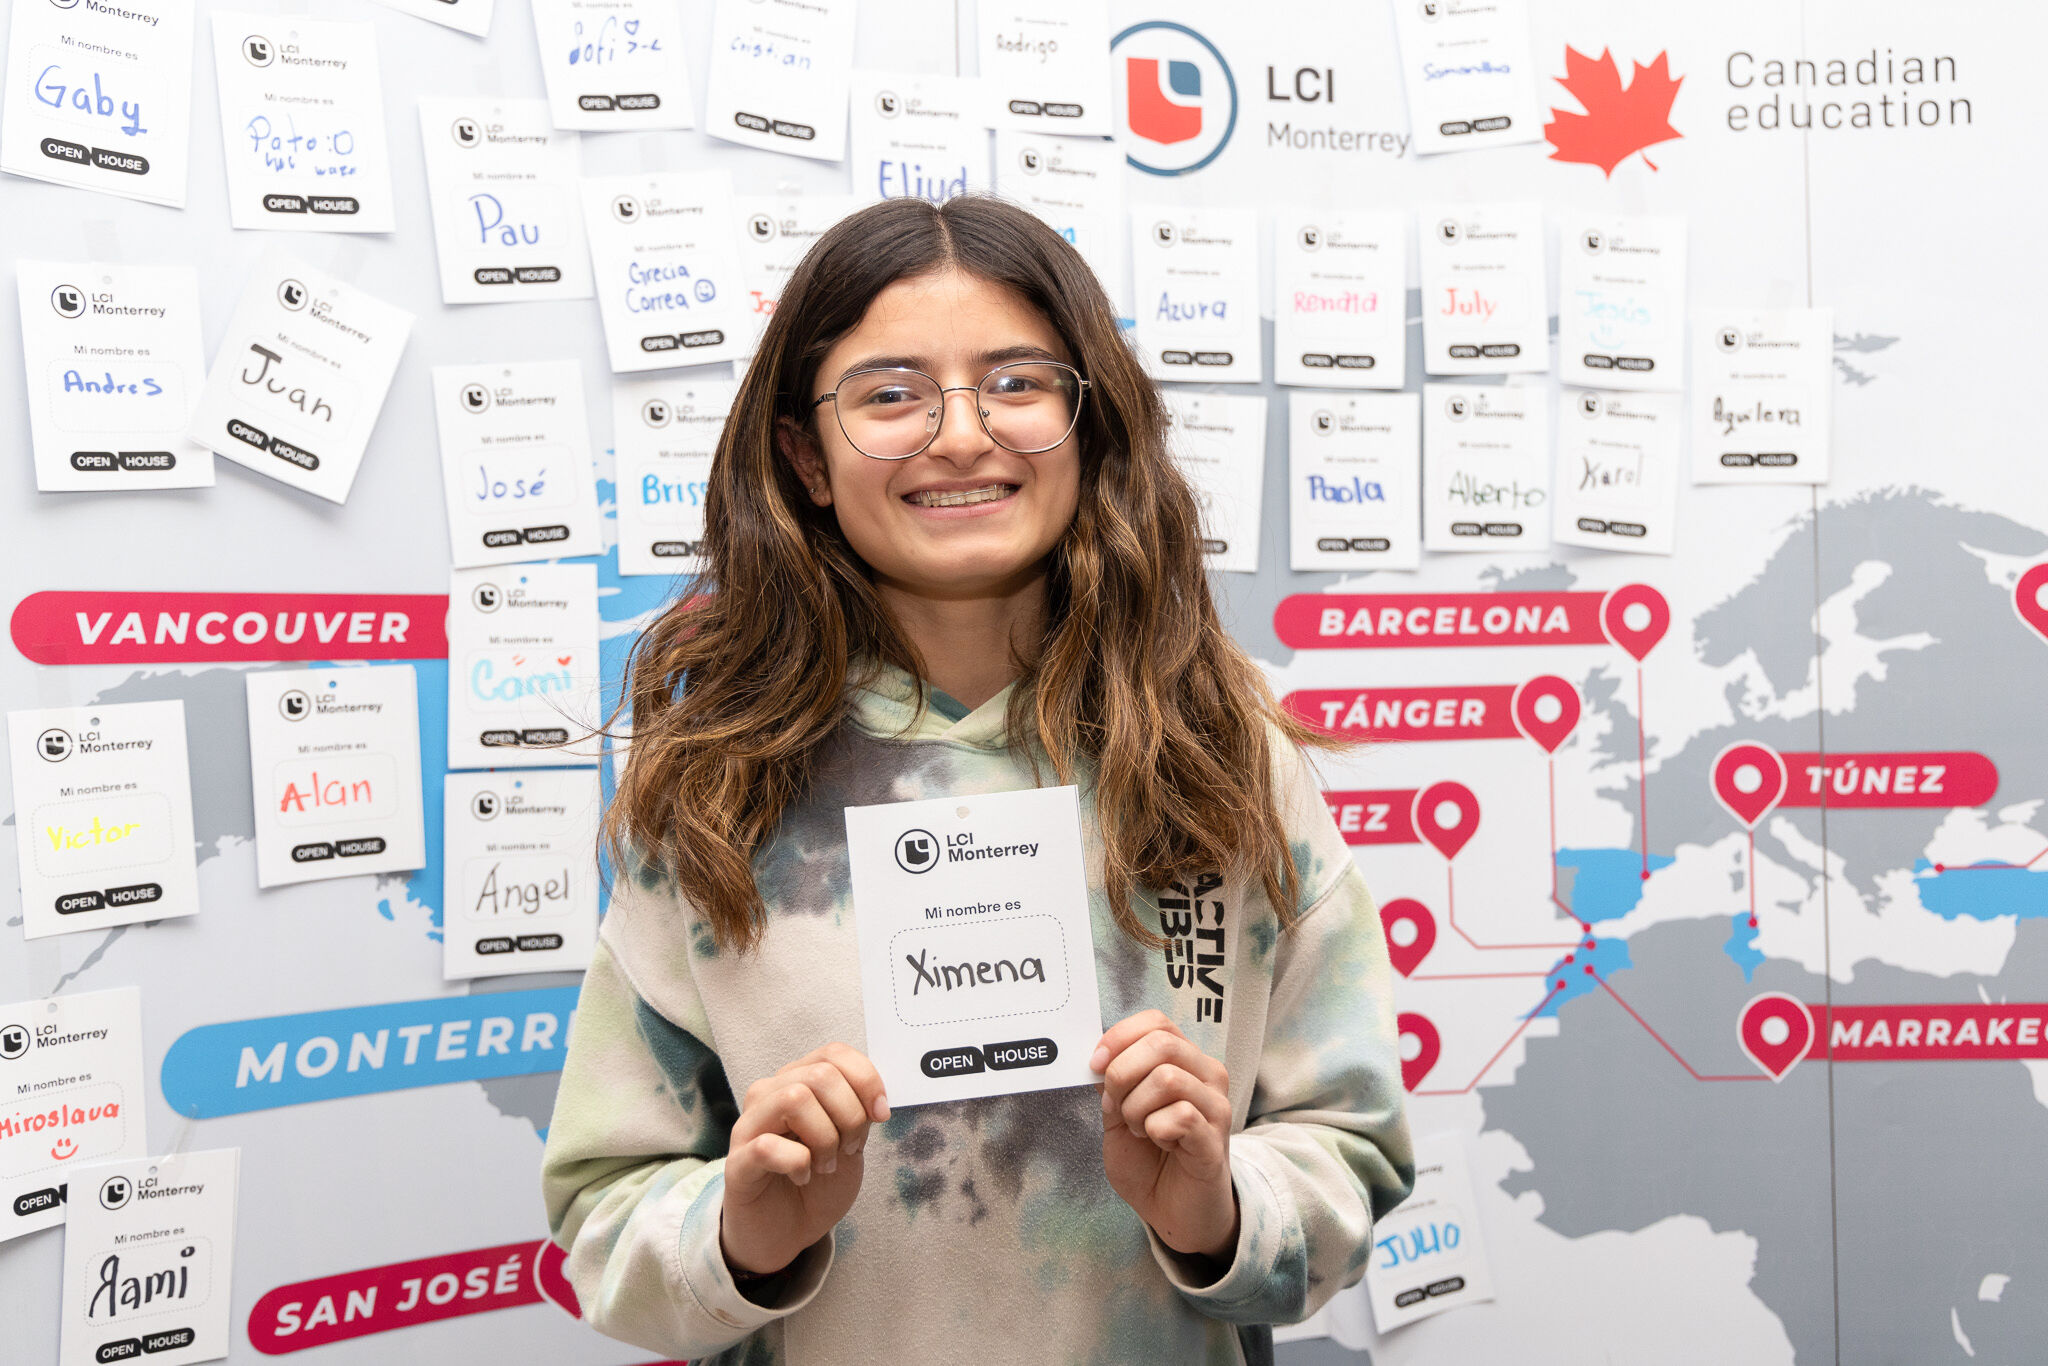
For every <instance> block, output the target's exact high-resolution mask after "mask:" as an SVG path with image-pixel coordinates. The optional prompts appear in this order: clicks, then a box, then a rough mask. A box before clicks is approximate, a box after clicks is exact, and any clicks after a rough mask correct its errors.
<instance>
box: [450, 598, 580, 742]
mask: <svg viewBox="0 0 2048 1366" xmlns="http://www.w3.org/2000/svg"><path fill="white" fill-rule="evenodd" d="M597 668H598V666H597V566H596V565H594V564H589V563H584V564H521V565H504V566H501V567H499V568H496V569H458V570H456V571H455V573H454V574H453V575H452V576H451V577H450V580H449V584H448V767H450V768H563V767H571V766H575V767H584V766H588V765H592V764H595V763H596V762H597V761H598V755H597V754H596V753H595V752H594V748H593V747H591V746H583V747H581V748H580V749H576V748H572V749H565V748H563V746H565V745H569V744H571V743H572V742H574V741H576V740H580V739H581V738H582V737H583V736H584V735H586V734H587V733H588V732H589V731H590V730H591V729H593V728H594V727H596V725H597V724H598V723H599V722H600V721H602V720H603V719H604V718H603V716H602V715H601V714H600V713H599V706H598V672H597ZM584 750H589V751H590V752H583V751H584Z"/></svg>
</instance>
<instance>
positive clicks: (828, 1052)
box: [543, 197, 1413, 1366]
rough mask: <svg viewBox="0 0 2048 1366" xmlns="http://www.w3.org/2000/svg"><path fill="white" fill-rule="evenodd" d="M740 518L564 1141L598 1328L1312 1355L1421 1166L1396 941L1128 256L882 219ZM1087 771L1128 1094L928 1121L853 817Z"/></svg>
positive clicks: (644, 691) (961, 219)
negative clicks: (872, 974)
mask: <svg viewBox="0 0 2048 1366" xmlns="http://www.w3.org/2000/svg"><path fill="white" fill-rule="evenodd" d="M706 515H707V531H706V539H705V544H704V571H703V573H702V574H701V575H700V576H699V577H698V578H696V579H695V580H694V581H692V582H691V584H690V585H689V587H688V588H687V589H686V591H685V592H684V593H683V595H682V596H681V597H680V598H679V599H678V600H677V601H676V602H675V603H674V604H672V605H671V606H670V607H669V609H668V610H667V611H666V612H665V613H664V614H663V615H662V616H661V617H660V618H659V619H658V620H657V621H656V622H655V623H654V624H653V625H652V626H651V627H649V629H648V630H647V632H646V633H645V634H644V635H643V636H642V637H641V639H640V640H639V642H638V643H637V645H636V646H635V649H634V653H633V657H632V661H631V664H630V667H629V679H628V691H627V698H626V701H627V703H628V704H629V705H630V708H631V743H630V757H629V759H628V761H627V762H626V764H625V766H624V771H623V773H622V774H621V776H620V779H619V784H618V791H617V795H616V798H615V800H614V802H613V804H612V806H611V808H610V811H609V813H608V815H607V818H606V819H607V834H608V836H609V837H610V840H611V848H612V850H613V852H614V854H615V856H616V862H617V865H618V866H619V867H620V869H621V870H622V871H621V873H620V876H619V878H618V882H617V886H616V887H615V888H614V891H613V896H612V901H611V907H610V910H609V913H608V914H607V915H606V917H605V920H604V924H603V929H602V932H601V934H600V937H599V943H598V947H597V951H596V955H595V957H594V959H593V961H592V964H591V967H590V971H589V973H588V975H587V976H586V978H585V980H584V984H583V993H582V998H581V1002H580V1004H579V1006H578V1009H577V1014H576V1020H575V1028H574V1030H573V1031H572V1034H571V1037H570V1043H569V1055H568V1062H567V1065H566V1067H565V1068H564V1071H563V1074H562V1082H561V1090H560V1093H559V1097H558V1099H557V1101H556V1108H555V1114H554V1120H553V1123H552V1126H551V1128H550V1130H549V1132H548V1142H547V1153H546V1158H545V1162H544V1172H543V1179H544V1186H545V1192H546V1197H547V1205H548V1213H549V1219H550V1227H551V1229H552V1231H553V1236H554V1238H555V1241H556V1242H557V1243H558V1244H560V1245H561V1247H562V1248H564V1249H565V1250H566V1251H567V1253H568V1263H567V1267H568V1274H569V1278H570V1280H571V1281H572V1283H573V1284H574V1286H575V1288H576V1291H577V1294H578V1295H579V1297H580V1298H581V1301H582V1306H583V1313H584V1316H585V1317H586V1318H587V1319H588V1320H589V1321H590V1322H591V1323H592V1324H593V1325H594V1326H596V1327H597V1328H598V1329H599V1330H601V1331H603V1332H605V1333H608V1334H611V1335H612V1336H614V1337H618V1338H622V1339H624V1340H626V1341H628V1342H632V1343H636V1344H638V1345H639V1346H642V1347H645V1348H647V1349H648V1350H650V1351H655V1352H660V1353H665V1354H668V1355H671V1356H678V1357H692V1358H697V1357H708V1358H713V1359H715V1360H717V1361H720V1362H734V1363H739V1362H746V1363H750V1364H751V1363H791V1366H809V1364H810V1363H820V1362H856V1361H858V1362H932V1363H938V1362H947V1363H955V1362H963V1361H971V1362H973V1363H975V1364H976V1366H996V1363H1004V1362H1020V1363H1021V1362H1031V1363H1048V1362H1155V1361H1156V1362H1173V1363H1183V1362H1213V1363H1230V1362H1239V1361H1261V1360H1270V1358H1271V1351H1272V1349H1271V1334H1270V1328H1269V1327H1268V1326H1269V1325H1272V1324H1276V1323H1289V1322H1294V1321H1298V1320H1300V1319H1302V1318H1304V1317H1306V1316H1307V1315H1308V1314H1310V1313H1312V1312H1314V1310H1315V1309H1316V1308H1318V1307H1319V1306H1320V1305H1321V1304H1322V1303H1323V1302H1324V1301H1325V1300H1327V1299H1328V1298H1329V1296H1330V1295H1331V1294H1333V1293H1334V1292H1335V1291H1336V1290H1337V1289H1338V1288H1340V1287H1342V1286H1345V1285H1349V1284H1352V1283H1355V1282H1356V1281H1357V1280H1358V1278H1359V1277H1360V1275H1361V1274H1362V1273H1363V1270H1364V1267H1365V1264H1366V1260H1367V1257H1368V1255H1369V1253H1370V1252H1371V1249H1372V1228H1373V1223H1374V1220H1375V1219H1377V1218H1378V1217H1379V1216H1380V1215H1382V1214H1384V1213H1385V1212H1386V1211H1387V1210H1389V1209H1391V1208H1392V1207H1393V1206H1394V1205H1395V1204H1397V1203H1398V1202H1399V1201H1400V1200H1401V1199H1402V1198H1403V1197H1404V1196H1405V1195H1406V1194H1407V1192H1408V1190H1409V1188H1410V1186H1411V1185H1412V1182H1413V1167H1412V1159H1411V1155H1410V1151H1409V1141H1408V1131H1407V1125H1406V1118H1405V1112H1404V1109H1403V1092H1402V1087H1401V1075H1400V1063H1399V1058H1398V1055H1397V1052H1396V1035H1395V1028H1394V1015H1393V1009H1392V1004H1391V990H1390V985H1389V973H1388V967H1387V955H1386V945H1385V942H1384V940H1383V938H1382V935H1381V929H1380V922H1379V917H1378V914H1377V912H1376V910H1375V908H1374V906H1373V903H1372V900H1371V898H1370V896H1369V895H1368V893H1367V891H1366V889H1365V885H1364V883H1363V881H1362V879H1361V878H1360V876H1359V873H1358V870H1357V868H1356V866H1355V865H1354V864H1353V862H1352V860H1351V857H1350V852H1349V850H1348V849H1347V848H1346V846H1345V844H1344V842H1343V839H1342V838H1341V836H1340V835H1339V834H1338V832H1337V830H1336V827H1335V825H1334V824H1333V822H1332V821H1331V819H1330V816H1329V813H1328V810H1327V808H1326V807H1325V805H1324V803H1323V800H1322V796H1321V793H1320V791H1319V788H1318V783H1317V781H1316V778H1315V775H1314V773H1313V772H1312V770H1311V769H1310V768H1309V766H1308V764H1307V763H1306V761H1305V758H1304V755H1303V752H1302V746H1303V745H1309V744H1328V743H1329V742H1328V741H1326V740H1324V739H1323V738H1322V737H1320V736H1319V735H1317V734H1316V733H1315V732H1312V731H1310V730H1308V729H1307V728H1306V727H1304V726H1302V725H1301V724H1300V723H1299V722H1297V721H1295V720H1293V719H1292V718H1291V717H1289V716H1288V715H1287V714H1286V713H1285V712H1284V711H1282V710H1281V709H1280V707H1279V706H1278V705H1277V704H1276V703H1275V701H1274V699H1273V695H1272V693H1271V691H1270V689H1269V688H1268V687H1267V686H1266V684H1265V681H1264V679H1263V677H1262V676H1261V675H1260V673H1259V672H1258V670H1257V668H1256V667H1255V666H1254V665H1253V664H1252V663H1251V661H1250V660H1249V659H1247V658H1246V656H1245V655H1244V654H1243V652H1242V651H1241V650H1239V648H1238V647H1237V646H1236V645H1235V644H1234V643H1233V642H1232V641H1231V640H1230V638H1229V637H1228V636H1227V635H1226V634H1225V633H1224V630H1223V628H1222V626H1221V624H1220V622H1219V620H1218V617H1217V613H1216V609H1215V606H1214V604H1213V602H1212V600H1211V598H1210V594H1209V588H1208V583H1207V580H1206V578H1205V576H1204V570H1203V565H1202V541H1201V535H1200V531H1199V529H1198V524H1197V516H1196V505H1195V499H1194V496H1193V494H1192V493H1191V491H1190V489H1189V486H1188V484H1187V483H1186V481H1185V480H1184V479H1183V478H1182V476H1181V475H1180V473H1179V472H1178V471H1177V470H1176V468H1175V466H1174V464H1173V461H1172V459H1171V457H1170V456H1169V455H1168V453H1167V447H1166V416H1165V410H1164V407H1163V405H1162V403H1161V400H1160V397H1159V394H1158V392H1157V390H1156V389H1155V388H1154V386H1153V385H1152V383H1151V382H1150V381H1149V380H1148V379H1147V378H1146V377H1145V376H1144V374H1143V372H1142V371H1141V370H1140V368H1139V366H1138V364H1137V362H1136V360H1135V359H1134V358H1133V356H1132V354H1131V352H1130V351H1129V350H1128V349H1127V347H1126V346H1125V344H1124V342H1123V340H1122V338H1121V337H1120V335H1119V333H1118V330H1117V325H1116V319H1115V314H1114V312H1113V310H1112V309H1111V307H1110V304H1109V301H1108V300H1107V299H1106V298H1105V297H1104V295H1103V293H1102V290H1101V287H1100V286H1099V285H1098V284H1097V282H1096V280H1095V278H1094V276H1093V275H1092V274H1090V273H1089V271H1088V268H1087V266H1086V265H1085V264H1083V262H1082V261H1081V258H1080V257H1079V255H1078V254H1077V253H1076V252H1075V251H1074V249H1073V248H1072V247H1071V246H1070V245H1068V244H1067V243H1066V242H1065V241H1063V240H1062V239H1061V238H1060V237H1059V236H1057V235H1056V234H1055V233H1053V232H1052V231H1051V230H1050V229H1049V228H1047V227H1045V226H1044V225H1043V224H1042V223H1040V222H1039V221H1038V219H1036V218H1035V217H1033V216H1032V215H1030V214H1029V213H1027V212H1025V211H1024V210H1022V209H1019V208H1016V207H1013V206H1010V205H1007V204H1004V203H1002V202H1001V201H997V200H992V199H984V198H974V197H968V198H961V199H955V200H952V201H950V202H949V203H947V204H945V205H943V206H940V207H934V206H932V205H930V204H926V203H922V202H919V201H911V200H890V201H885V202H883V203H881V204H877V205H875V206H873V207H871V208H868V209H866V210H863V211H861V212H859V213H857V214H854V215H852V216H851V217H849V218H847V219H846V220H844V221H843V222H841V223H840V224H839V225H838V226H837V227H835V228H834V229H832V230H831V231H830V232H828V233H826V234H825V235H824V236H823V237H822V238H821V239H820V240H819V241H818V243H817V244H816V245H815V246H814V247H813V248H812V250H811V252H810V254H809V255H808V256H807V257H806V258H805V259H804V261H803V263H802V265H800V266H799V267H798V269H797V271H796V272H795V274H794V275H793V276H792V277H791V279H790V281H789V284H788V286H787V288H786V289H785V290H784V292H783V296H782V300H781V303H780V306H779V307H778V308H777V310H776V312H775V314H774V316H773V317H772V318H771V319H770V321H769V324H768V327H767V330H766V333H765V334H764V336H763V338H762V341H761V346H760V351H759V354H758V355H757V356H756V358H755V360H754V362H753V364H752V366H751V367H750V368H749V369H748V371H747V375H746V378H745V380H744V381H743V383H742V384H741V386H740V392H739V397H738V400H737V402H736V404H735V406H734V409H733V412H732V415H731V418H730V419H729V420H728V422H727V424H726V428H725V432H724V435H723V437H722V439H721V440H720V442H719V446H718V452H717V456H716V459H715V461H714V463H713V467H712V471H711V482H710V490H709V495H708V498H707V503H706ZM1068 783H1073V784H1077V785H1078V786H1079V788H1080V794H1081V819H1082V829H1083V836H1084V850H1085V853H1086V858H1087V869H1088V884H1089V900H1090V913H1091V917H1092V921H1093V934H1094V951H1095V960H1096V974H1097V978H1098V981H1099V983H1100V994H1101V1006H1102V1014H1103V1018H1104V1019H1114V1020H1116V1021H1117V1023H1115V1024H1114V1025H1112V1026H1111V1027H1110V1028H1109V1030H1108V1032H1107V1033H1106V1034H1104V1035H1103V1036H1102V1039H1101V1041H1100V1043H1099V1045H1098V1046H1097V1047H1096V1049H1095V1050H1094V1055H1093V1057H1092V1059H1091V1060H1090V1067H1091V1070H1092V1071H1093V1072H1095V1073H1097V1074H1099V1075H1100V1076H1101V1078H1102V1080H1101V1083H1100V1084H1099V1085H1098V1086H1094V1087H1075V1088H1068V1089H1064V1090H1052V1091H1039V1092H1033V1093H1028V1094H1021V1095H1006V1096H995V1097H988V1098H984V1099H978V1100H964V1101H954V1102H949V1103H945V1104H935V1105H929V1106H920V1107H916V1108H911V1109H905V1110H901V1111H893V1112H892V1110H891V1109H890V1107H889V1103H888V1098H887V1096H886V1095H884V1094H883V1090H882V1084H881V1079H880V1077H879V1076H878V1075H877V1074H876V1071H875V1068H874V1067H873V1065H872V1064H871V1063H870V1062H869V1061H868V1059H867V1058H866V1057H865V1056H863V1054H862V1052H861V1047H862V1043H863V1039H864V1035H865V1027H864V1024H863V1014H862V1008H861V994H860V985H859V968H858V960H857V954H856V935H855V927H854V907H853V904H852V899H851V895H850V892H849V886H848V871H847V851H846V837H845V820H844V811H845V808H846V807H849V806H865V805H872V804H877V803H883V802H894V801H906V800H913V799H918V798H927V797H939V796H955V795H959V796H966V795H970V794H980V793H992V792H1005V791H1014V790H1018V789H1028V788H1034V787H1039V786H1046V785H1058V784H1068Z"/></svg>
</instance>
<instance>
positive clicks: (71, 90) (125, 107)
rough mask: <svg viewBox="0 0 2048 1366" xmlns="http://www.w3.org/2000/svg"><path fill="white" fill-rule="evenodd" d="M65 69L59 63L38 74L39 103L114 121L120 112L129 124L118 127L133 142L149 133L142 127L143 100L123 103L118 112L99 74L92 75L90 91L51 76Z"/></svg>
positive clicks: (124, 101)
mask: <svg viewBox="0 0 2048 1366" xmlns="http://www.w3.org/2000/svg"><path fill="white" fill-rule="evenodd" d="M63 69H64V68H63V66H62V65H61V64H60V63H57V62H52V63H50V64H49V65H48V66H46V67H44V68H43V69H42V70H41V71H40V72H38V73H37V75H36V90H35V95H36V99H38V100H40V101H41V102H42V103H44V104H47V105H49V106H50V108H52V109H62V108H64V107H65V106H67V105H68V106H70V107H71V108H73V109H75V110H77V111H78V112H79V113H81V114H87V115H91V116H92V117H94V118H102V119H111V118H113V117H114V116H115V114H116V112H118V113H119V114H120V116H121V118H123V119H124V120H126V122H124V123H121V124H119V125H117V126H118V127H119V128H120V130H121V132H122V133H123V134H125V135H126V136H128V137H131V138H132V137H140V136H141V135H142V134H144V133H147V132H148V131H149V130H148V129H147V128H144V127H143V126H142V102H141V101H140V100H122V101H121V102H120V104H119V106H118V110H117V106H116V105H115V103H114V97H113V96H112V95H109V94H108V93H107V92H106V89H105V87H104V86H102V85H101V84H100V73H99V72H97V71H95V72H93V73H92V89H91V90H87V89H86V88H85V87H84V86H83V85H73V84H71V82H70V80H69V79H68V78H65V77H53V76H52V75H51V73H52V72H60V71H62V70H63Z"/></svg>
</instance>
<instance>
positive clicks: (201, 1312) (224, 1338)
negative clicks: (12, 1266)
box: [59, 1148, 242, 1366]
mask: <svg viewBox="0 0 2048 1366" xmlns="http://www.w3.org/2000/svg"><path fill="white" fill-rule="evenodd" d="M241 1159H242V1151H241V1149H239V1148H215V1149H211V1150H209V1151H206V1152H196V1153H173V1154H172V1155H170V1156H168V1157H135V1158H129V1159H126V1160H124V1161H120V1162H105V1163H100V1164H98V1165H96V1166H91V1167H81V1168H79V1169H78V1171H77V1172H76V1173H74V1174H73V1176H72V1181H71V1185H72V1192H71V1217H70V1219H69V1221H68V1223H67V1226H66V1228H65V1230H64V1315H63V1327H62V1337H61V1341H62V1344H63V1346H62V1352H61V1355H60V1357H59V1361H60V1362H61V1363H62V1366H96V1364H97V1363H100V1362H107V1361H130V1360H134V1361H147V1362H149V1363H150V1364H151V1366H187V1363H190V1362H195V1361H218V1360H220V1359H221V1358H222V1357H225V1356H226V1355H227V1354H228V1348H229V1345H230V1323H229V1319H230V1316H231V1313H232V1310H233V1298H232V1293H231V1292H232V1289H233V1286H234V1262H235V1207H236V1185H237V1180H238V1178H239V1176H240V1174H241Z"/></svg>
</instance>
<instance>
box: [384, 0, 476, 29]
mask: <svg viewBox="0 0 2048 1366" xmlns="http://www.w3.org/2000/svg"><path fill="white" fill-rule="evenodd" d="M378 3H380V4H383V5H388V6H389V7H390V8H392V9H395V10H397V11H398V12H399V13H400V14H410V15H412V16H413V17H414V18H415V19H427V20H431V21H432V22H434V23H436V24H441V25H443V26H445V27H447V28H452V29H456V30H458V31H459V32H462V33H468V34H473V35H475V36H476V37H478V38H481V37H483V36H484V35H485V34H487V33H489V32H490V31H491V10H492V9H493V7H494V6H495V5H496V4H497V0H378Z"/></svg>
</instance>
